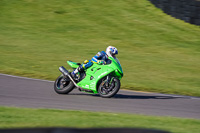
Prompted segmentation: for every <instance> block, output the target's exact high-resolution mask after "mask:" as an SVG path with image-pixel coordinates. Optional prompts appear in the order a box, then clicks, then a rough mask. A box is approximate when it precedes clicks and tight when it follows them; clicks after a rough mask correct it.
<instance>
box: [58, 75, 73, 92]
mask: <svg viewBox="0 0 200 133" xmlns="http://www.w3.org/2000/svg"><path fill="white" fill-rule="evenodd" d="M74 87H75V86H74V84H73V82H72V81H71V80H70V79H69V78H68V77H65V76H63V75H60V76H59V77H58V78H57V79H56V81H55V83H54V90H55V92H57V93H58V94H68V93H69V92H71V91H72V90H73V89H74Z"/></svg>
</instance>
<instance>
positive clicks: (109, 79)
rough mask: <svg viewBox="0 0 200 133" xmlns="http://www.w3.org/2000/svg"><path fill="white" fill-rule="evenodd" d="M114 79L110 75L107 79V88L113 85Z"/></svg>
mask: <svg viewBox="0 0 200 133" xmlns="http://www.w3.org/2000/svg"><path fill="white" fill-rule="evenodd" d="M113 79H114V77H112V76H111V75H108V76H107V77H106V82H105V85H106V87H109V86H110V85H111V83H112V81H113Z"/></svg>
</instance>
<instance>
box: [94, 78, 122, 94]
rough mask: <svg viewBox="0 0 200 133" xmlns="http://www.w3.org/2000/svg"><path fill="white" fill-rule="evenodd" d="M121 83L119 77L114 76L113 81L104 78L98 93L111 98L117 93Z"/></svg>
mask: <svg viewBox="0 0 200 133" xmlns="http://www.w3.org/2000/svg"><path fill="white" fill-rule="evenodd" d="M120 85H121V84H120V80H119V79H117V78H114V79H113V80H112V82H111V83H107V80H106V79H102V80H101V81H100V84H99V87H98V93H99V95H100V96H101V97H103V98H110V97H112V96H114V95H115V94H117V92H118V91H119V89H120Z"/></svg>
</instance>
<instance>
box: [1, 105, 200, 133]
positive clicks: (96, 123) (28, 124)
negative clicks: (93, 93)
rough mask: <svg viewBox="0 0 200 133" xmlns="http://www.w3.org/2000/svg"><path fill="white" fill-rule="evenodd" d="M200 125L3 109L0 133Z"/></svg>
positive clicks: (191, 131) (191, 132)
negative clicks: (1, 132)
mask: <svg viewBox="0 0 200 133" xmlns="http://www.w3.org/2000/svg"><path fill="white" fill-rule="evenodd" d="M199 124H200V121H199V120H195V119H183V118H175V117H159V116H145V115H132V114H119V113H103V112H87V111H66V110H55V109H28V108H14V107H0V128H1V129H7V128H33V127H75V128H109V127H116V128H118V127H130V128H131V127H132V128H150V129H159V130H165V131H170V132H172V133H198V132H199V130H200V127H199Z"/></svg>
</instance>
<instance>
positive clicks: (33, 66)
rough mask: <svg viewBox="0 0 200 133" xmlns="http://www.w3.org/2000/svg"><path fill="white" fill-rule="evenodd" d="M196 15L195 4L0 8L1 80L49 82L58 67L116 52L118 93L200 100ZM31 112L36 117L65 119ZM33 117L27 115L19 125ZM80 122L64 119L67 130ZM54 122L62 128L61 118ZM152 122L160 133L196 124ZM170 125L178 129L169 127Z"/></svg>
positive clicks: (14, 1)
mask: <svg viewBox="0 0 200 133" xmlns="http://www.w3.org/2000/svg"><path fill="white" fill-rule="evenodd" d="M199 15H200V4H199V0H181V1H179V0H173V1H172V0H171V1H170V0H159V1H156V0H150V1H148V0H101V1H97V0H0V73H4V74H11V75H18V76H24V77H31V78H38V79H47V80H52V81H54V80H55V79H56V78H57V77H58V76H59V75H60V72H59V71H58V67H59V66H61V65H63V66H65V65H66V66H67V63H66V61H67V60H72V61H74V62H80V63H82V62H83V61H84V60H85V59H91V58H92V57H93V56H94V55H95V54H96V53H97V52H99V51H105V50H106V48H107V46H109V45H111V46H115V47H117V49H118V51H119V55H118V56H117V57H118V59H119V60H120V62H121V65H122V68H123V71H124V77H123V78H122V85H121V88H122V89H130V90H139V91H148V92H159V93H167V94H179V95H188V96H200V69H199V68H200V27H199V25H200V23H199V22H200V16H199ZM12 110H13V109H8V108H4V107H3V108H0V113H1V112H2V113H3V116H4V115H5V114H6V113H7V115H6V116H7V118H12V117H14V116H16V115H19V114H20V112H21V111H19V110H18V112H12ZM37 111H38V112H37ZM37 111H36V112H34V113H35V114H36V115H37V116H38V114H41V113H45V114H47V115H48V116H49V115H50V114H52V113H56V114H55V116H58V114H62V113H64V114H65V113H66V112H62V111H61V112H59V111H55V110H53V111H50V112H48V111H47V112H45V111H46V110H37ZM8 112H9V113H8ZM24 112H29V110H25V111H24ZM34 113H33V112H29V113H27V118H25V121H26V120H27V119H29V117H30V116H29V115H30V114H34ZM68 113H69V112H68ZM10 114H13V116H10ZM45 114H43V115H44V116H45ZM74 114H75V115H74ZM78 114H80V112H75V113H73V115H71V114H69V116H70V115H71V116H72V117H73V118H70V119H69V123H70V122H71V120H75V121H74V123H75V124H74V125H76V123H77V121H76V120H77V119H79V118H80V115H78ZM86 114H87V113H85V114H84V115H86ZM108 115H109V114H108ZM112 115H115V114H112ZM74 116H77V118H76V119H74ZM94 116H98V118H99V117H102V116H105V114H98V115H97V114H94V115H93V116H92V117H93V118H96V117H94ZM21 117H22V116H19V118H21ZM121 117H122V119H123V120H124V119H127V118H129V117H130V116H126V115H125V116H121ZM41 118H42V116H41ZM113 118H114V116H113ZM37 119H38V118H37ZM85 119H86V118H85ZM132 119H133V120H134V119H135V120H140V119H145V120H144V122H141V123H139V124H136V126H141V125H148V124H149V122H150V123H152V119H153V117H149V118H148V119H147V118H146V117H145V118H144V117H142V118H141V117H138V116H134V117H133V118H132ZM149 119H150V120H149ZM5 120H6V119H4V120H2V121H5ZM53 120H54V118H52V119H51V120H47V121H48V122H49V121H53ZM59 120H61V121H63V119H62V116H60V117H59V119H58V121H59ZM120 120H121V119H116V121H120ZM14 121H15V120H14ZM41 121H42V120H41ZM47 121H44V123H45V122H46V123H48V122H47ZM108 121H109V120H108ZM147 121H148V122H147ZM154 121H155V122H156V121H157V122H158V123H155V126H154V127H156V125H161V126H162V125H164V124H166V123H165V122H166V121H167V123H168V124H169V125H168V127H165V129H168V128H169V127H170V128H172V129H170V130H173V129H174V128H176V127H178V126H180V125H181V124H180V125H179V123H180V121H181V122H182V124H186V125H188V126H189V125H192V124H196V125H198V123H199V122H197V121H195V122H194V121H188V120H187V121H185V120H180V119H178V120H177V119H173V120H172V119H171V118H169V119H165V120H164V121H165V122H164V121H162V119H161V118H156V119H154ZM0 122H1V121H0ZM42 122H43V121H42ZM173 122H175V123H176V124H177V125H176V126H173V125H170V123H173ZM33 123H34V120H33ZM79 123H81V122H80V121H79ZM91 123H92V124H94V121H91ZM127 123H129V122H127ZM132 123H134V121H133V122H132ZM163 123H164V124H163ZM188 123H189V124H188ZM118 124H120V122H119V123H118ZM74 125H73V124H72V125H71V126H74ZM90 126H91V125H90ZM93 126H98V125H92V127H93ZM111 126H112V124H111ZM122 126H125V127H126V126H127V125H122ZM184 126H185V125H184ZM5 127H6V126H5ZM82 127H87V126H86V125H84V124H83V125H82ZM181 127H183V126H182V125H181ZM189 129H194V130H195V128H193V127H192V126H190V127H189ZM182 131H184V129H181V128H180V130H177V132H182ZM189 131H190V130H189Z"/></svg>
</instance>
